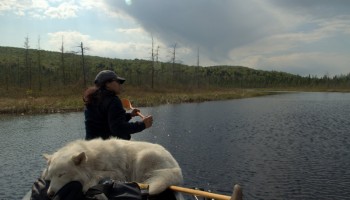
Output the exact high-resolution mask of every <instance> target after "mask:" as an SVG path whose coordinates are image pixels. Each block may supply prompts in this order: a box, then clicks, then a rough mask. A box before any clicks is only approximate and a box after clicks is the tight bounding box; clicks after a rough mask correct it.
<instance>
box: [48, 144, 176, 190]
mask: <svg viewBox="0 0 350 200" xmlns="http://www.w3.org/2000/svg"><path fill="white" fill-rule="evenodd" d="M44 157H45V158H46V159H47V164H48V166H47V169H46V171H45V172H44V173H43V176H44V178H45V179H46V180H50V187H49V188H48V191H47V192H48V194H49V195H53V194H55V193H56V192H57V191H58V190H59V189H60V188H62V187H63V186H64V185H65V184H67V183H68V182H70V181H79V182H81V183H82V185H83V192H86V191H87V190H88V188H90V187H91V186H94V185H96V184H97V183H98V182H99V181H100V180H101V179H102V178H111V179H113V180H118V181H130V182H131V181H133V182H138V183H145V184H149V193H150V195H154V194H158V193H160V192H162V191H164V190H165V189H166V188H167V187H169V186H170V185H178V184H181V183H182V181H183V177H182V172H181V169H180V167H179V165H178V163H177V162H176V160H175V159H174V158H173V156H172V155H171V154H170V153H169V152H168V151H167V150H166V149H165V148H163V147H162V146H160V145H158V144H152V143H148V142H137V141H126V140H119V139H114V138H112V139H109V140H101V139H94V140H90V141H85V140H77V141H74V142H71V143H69V144H68V145H66V146H64V147H63V148H61V149H59V150H58V151H57V152H55V153H54V154H52V155H47V154H45V155H44Z"/></svg>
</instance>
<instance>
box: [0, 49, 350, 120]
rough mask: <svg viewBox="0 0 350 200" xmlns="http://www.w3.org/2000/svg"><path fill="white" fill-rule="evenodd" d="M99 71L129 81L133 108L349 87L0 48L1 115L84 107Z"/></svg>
mask: <svg viewBox="0 0 350 200" xmlns="http://www.w3.org/2000/svg"><path fill="white" fill-rule="evenodd" d="M83 58H84V59H83ZM103 69H111V70H114V71H116V73H117V74H118V75H120V76H123V77H125V78H126V79H127V82H126V85H125V92H124V93H123V96H124V97H127V98H129V99H130V100H131V101H132V103H133V105H134V106H153V105H159V104H165V103H179V102H200V101H207V100H222V99H233V98H244V97H251V96H258V95H265V94H269V92H266V91H272V90H275V91H276V90H278V91H280V90H298V91H341V92H349V91H350V73H349V74H347V75H338V76H334V77H329V76H327V75H325V76H323V77H317V76H310V75H309V76H306V77H302V76H299V75H294V74H290V73H284V72H277V71H263V70H255V69H251V68H248V67H243V66H212V67H200V66H187V65H183V64H177V63H164V62H152V61H148V60H139V59H135V60H123V59H110V58H103V57H97V56H86V55H85V56H82V55H81V53H79V54H76V53H73V52H71V53H62V52H51V51H44V50H35V49H29V48H13V47H0V113H49V112H63V111H74V110H82V109H83V102H82V94H83V92H84V90H85V88H86V87H88V86H90V85H92V82H93V79H94V77H95V75H96V74H97V73H98V72H99V71H100V70H103Z"/></svg>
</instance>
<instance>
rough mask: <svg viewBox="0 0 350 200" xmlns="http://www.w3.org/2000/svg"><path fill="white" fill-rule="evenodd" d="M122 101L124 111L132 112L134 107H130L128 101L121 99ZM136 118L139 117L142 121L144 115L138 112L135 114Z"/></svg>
mask: <svg viewBox="0 0 350 200" xmlns="http://www.w3.org/2000/svg"><path fill="white" fill-rule="evenodd" d="M121 101H122V104H123V107H124V108H125V109H126V110H133V109H134V107H132V105H131V102H130V101H129V99H121ZM136 114H137V115H138V116H140V117H141V118H142V119H144V118H145V116H144V115H142V114H141V113H140V112H137V113H136Z"/></svg>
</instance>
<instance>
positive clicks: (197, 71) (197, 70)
mask: <svg viewBox="0 0 350 200" xmlns="http://www.w3.org/2000/svg"><path fill="white" fill-rule="evenodd" d="M195 76H196V85H197V88H199V48H197V67H196V72H195Z"/></svg>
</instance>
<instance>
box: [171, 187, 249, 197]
mask: <svg viewBox="0 0 350 200" xmlns="http://www.w3.org/2000/svg"><path fill="white" fill-rule="evenodd" d="M169 189H171V190H173V191H176V192H182V193H186V194H190V195H195V196H201V197H206V198H210V199H216V200H242V197H243V194H242V189H241V186H239V185H238V184H236V185H235V186H234V187H233V193H232V196H227V195H222V194H215V193H211V192H206V191H201V190H195V189H190V188H185V187H179V186H175V185H172V186H170V187H169Z"/></svg>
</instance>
